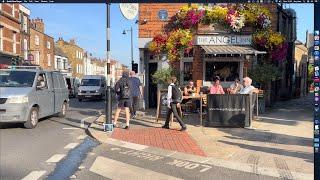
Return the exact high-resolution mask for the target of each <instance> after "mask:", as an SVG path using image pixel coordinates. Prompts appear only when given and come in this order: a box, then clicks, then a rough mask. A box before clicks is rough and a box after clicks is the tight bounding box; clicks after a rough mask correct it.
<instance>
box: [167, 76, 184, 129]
mask: <svg viewBox="0 0 320 180" xmlns="http://www.w3.org/2000/svg"><path fill="white" fill-rule="evenodd" d="M176 81H177V78H176V77H171V78H170V79H169V80H168V83H169V86H168V97H167V103H168V104H167V106H168V111H167V118H166V122H165V124H164V126H162V128H165V129H169V121H170V117H171V114H172V113H173V115H174V117H175V118H176V119H177V121H178V122H179V124H180V126H181V131H185V130H186V129H187V126H186V125H185V124H184V122H183V121H182V119H181V117H180V116H179V114H178V107H180V103H181V102H182V94H181V91H180V89H179V88H178V87H177V86H176V85H175V83H176Z"/></svg>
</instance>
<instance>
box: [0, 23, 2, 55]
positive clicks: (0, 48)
mask: <svg viewBox="0 0 320 180" xmlns="http://www.w3.org/2000/svg"><path fill="white" fill-rule="evenodd" d="M0 51H3V34H2V28H0Z"/></svg>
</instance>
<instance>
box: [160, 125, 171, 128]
mask: <svg viewBox="0 0 320 180" xmlns="http://www.w3.org/2000/svg"><path fill="white" fill-rule="evenodd" d="M162 128H163V129H170V128H169V126H167V125H164V126H162Z"/></svg>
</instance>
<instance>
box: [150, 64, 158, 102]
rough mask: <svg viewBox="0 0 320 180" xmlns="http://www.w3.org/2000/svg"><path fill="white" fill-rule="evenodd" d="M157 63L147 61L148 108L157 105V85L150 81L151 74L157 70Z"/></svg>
mask: <svg viewBox="0 0 320 180" xmlns="http://www.w3.org/2000/svg"><path fill="white" fill-rule="evenodd" d="M157 69H158V63H149V90H148V91H149V97H148V99H149V108H156V107H157V93H158V86H157V84H156V83H153V81H152V75H153V74H154V73H155V72H156V71H157Z"/></svg>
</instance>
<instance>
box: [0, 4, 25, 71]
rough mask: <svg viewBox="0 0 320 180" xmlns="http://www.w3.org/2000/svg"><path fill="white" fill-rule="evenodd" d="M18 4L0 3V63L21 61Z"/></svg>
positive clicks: (9, 63) (8, 63)
mask: <svg viewBox="0 0 320 180" xmlns="http://www.w3.org/2000/svg"><path fill="white" fill-rule="evenodd" d="M19 7H20V6H19V4H16V3H15V4H9V3H3V4H1V3H0V64H2V65H11V64H20V63H21V35H20V32H21V21H20V14H19Z"/></svg>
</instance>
